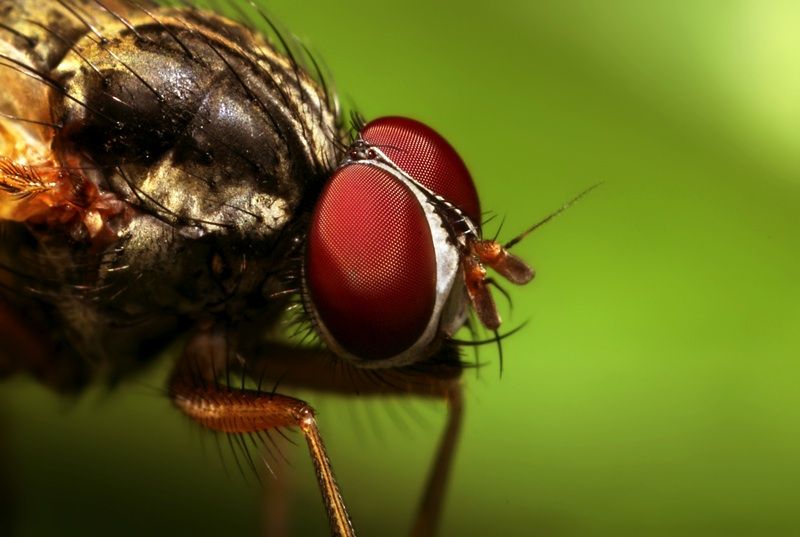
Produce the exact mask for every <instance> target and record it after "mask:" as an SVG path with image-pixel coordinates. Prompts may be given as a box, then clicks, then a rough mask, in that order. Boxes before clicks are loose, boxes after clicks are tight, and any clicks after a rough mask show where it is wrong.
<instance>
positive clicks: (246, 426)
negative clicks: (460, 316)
mask: <svg viewBox="0 0 800 537" xmlns="http://www.w3.org/2000/svg"><path fill="white" fill-rule="evenodd" d="M258 356H259V360H258V362H256V363H254V364H252V365H253V367H252V368H251V374H252V375H253V376H254V377H256V378H264V377H266V378H270V379H274V378H280V379H281V386H295V387H302V388H310V389H314V390H317V391H327V392H335V393H340V394H349V395H353V394H361V395H402V394H404V395H414V396H423V397H435V398H443V399H446V400H447V401H448V402H449V411H450V412H449V415H448V422H447V426H446V428H445V432H444V435H443V437H442V440H441V443H440V445H439V448H438V452H437V456H436V459H435V462H434V465H433V468H432V470H431V473H430V475H429V478H428V481H427V485H426V488H425V492H424V494H423V497H422V501H421V503H420V506H419V509H418V513H417V517H416V520H415V523H414V526H413V531H412V535H414V536H415V537H430V536H432V535H434V534H435V532H436V529H437V526H438V521H439V518H440V513H441V508H442V503H443V499H444V496H445V489H446V483H447V478H448V474H449V470H450V466H451V461H452V459H453V454H454V452H455V447H456V444H457V439H458V433H459V429H460V424H461V416H462V392H461V387H460V383H459V380H458V379H459V376H460V373H461V364H460V362H459V361H458V360H457V359H455V360H450V359H444V360H441V361H437V362H435V363H434V362H431V363H429V364H428V365H426V366H415V367H410V368H402V369H394V370H387V371H382V372H379V373H375V372H371V373H367V372H365V371H363V370H359V369H357V368H354V367H352V366H350V365H348V364H346V363H337V364H336V365H335V367H333V368H332V367H331V358H330V356H329V355H327V354H326V353H324V352H322V351H319V350H315V349H302V348H289V347H284V346H280V345H271V346H269V347H262V348H261V349H260V350H259V354H258ZM454 356H455V355H454ZM230 361H231V357H229V355H228V349H227V344H226V338H225V334H224V333H223V332H222V331H220V330H218V329H214V328H211V329H209V330H203V331H199V332H197V333H196V334H195V335H194V337H193V338H192V339H191V340H190V342H189V344H188V345H187V347H186V350H185V352H184V355H183V357H182V359H181V360H180V361H179V363H178V365H177V366H176V369H175V372H174V374H173V376H172V378H171V381H170V394H171V396H172V399H173V402H174V403H175V405H176V406H177V407H178V408H179V409H180V410H181V411H182V412H183V413H184V414H186V415H187V416H189V417H190V418H192V419H193V420H194V421H196V422H198V423H200V424H201V425H203V426H205V427H207V428H209V429H211V430H214V431H219V432H224V433H231V434H247V433H258V432H261V431H269V430H270V429H276V428H281V427H298V428H300V430H301V431H302V432H303V435H304V436H305V438H306V442H307V444H308V448H309V452H310V454H311V458H312V460H313V462H314V468H315V470H316V474H317V481H318V484H319V487H320V491H321V493H322V498H323V502H324V503H325V507H326V509H327V512H328V519H329V522H330V526H331V532H332V535H334V536H335V537H339V536H342V537H349V536H353V537H354V536H355V533H354V530H353V526H352V523H351V521H350V517H349V515H348V513H347V508H346V506H345V504H344V501H343V499H342V496H341V492H340V490H339V487H338V484H337V482H336V479H335V477H334V474H333V469H332V467H331V463H330V460H329V458H328V455H327V452H326V450H325V445H324V443H323V441H322V437H321V435H320V433H319V429H318V427H317V423H316V419H315V416H314V410H313V409H312V408H311V406H310V405H308V404H307V403H305V402H304V401H301V400H299V399H296V398H293V397H289V396H286V395H282V394H279V393H264V392H262V391H258V390H248V389H236V388H229V387H226V386H220V385H218V383H217V382H216V380H217V377H218V375H219V374H221V373H222V372H224V371H225V370H226V369H225V368H227V367H228V363H229V362H230ZM376 375H377V376H376Z"/></svg>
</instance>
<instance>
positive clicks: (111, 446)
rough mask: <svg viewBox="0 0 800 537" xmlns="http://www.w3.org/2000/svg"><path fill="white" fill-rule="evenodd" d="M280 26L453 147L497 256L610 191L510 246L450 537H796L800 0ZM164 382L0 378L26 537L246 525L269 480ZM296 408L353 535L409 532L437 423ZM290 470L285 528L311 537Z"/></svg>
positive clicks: (471, 378) (799, 524)
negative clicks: (488, 213) (316, 437)
mask: <svg viewBox="0 0 800 537" xmlns="http://www.w3.org/2000/svg"><path fill="white" fill-rule="evenodd" d="M267 7H268V8H269V9H270V11H271V12H272V14H273V15H274V16H275V17H276V18H277V19H278V20H280V21H281V22H282V23H283V24H284V25H285V26H286V27H288V28H290V29H291V30H292V31H293V32H295V33H297V34H298V35H299V36H300V37H301V38H302V39H303V40H304V41H305V42H306V43H308V44H309V45H310V46H311V48H312V49H313V50H315V51H317V52H318V54H319V55H321V57H322V58H323V59H324V61H325V62H326V63H327V65H328V66H329V68H330V70H331V72H332V73H333V74H334V75H335V79H336V82H337V85H338V87H339V89H340V93H341V96H342V98H343V100H344V101H345V102H346V103H349V102H352V103H356V104H357V105H358V107H359V108H360V110H361V111H362V112H363V113H364V115H365V116H366V117H368V118H370V117H375V116H378V115H383V114H403V115H410V116H414V117H417V118H420V119H424V120H425V121H426V122H428V123H429V124H431V125H433V126H434V127H436V128H437V129H439V130H440V131H441V132H442V133H443V134H444V135H445V136H446V137H447V138H449V139H450V141H451V142H452V143H453V145H455V146H456V147H457V148H458V149H459V150H460V152H461V153H462V155H463V156H464V157H465V160H466V161H467V163H468V165H469V166H470V168H471V170H472V172H473V174H474V176H475V178H476V180H477V182H478V185H479V190H480V192H481V196H482V201H483V204H484V207H485V208H486V209H490V210H493V211H494V212H495V213H496V214H498V215H500V216H503V217H505V219H506V220H505V226H504V229H503V236H505V237H510V236H511V234H512V233H514V232H515V231H517V230H521V229H523V228H524V227H525V226H526V225H528V224H530V223H531V222H533V221H535V220H538V219H539V218H541V217H542V216H544V215H545V214H547V213H549V212H550V211H552V210H554V209H555V208H557V207H558V206H560V205H561V204H562V203H563V202H564V201H566V200H567V199H569V198H570V197H572V196H573V195H574V194H576V193H578V192H579V191H581V190H583V189H584V188H586V187H587V186H589V185H591V184H593V183H596V182H598V181H604V182H605V183H604V185H603V186H602V187H601V188H599V189H597V190H596V191H594V192H592V193H591V194H590V195H589V196H588V197H587V198H586V199H584V200H582V201H581V202H580V203H579V204H578V205H577V206H575V207H574V208H572V209H570V210H569V211H567V212H566V213H565V214H564V215H562V216H560V217H559V218H558V219H557V220H556V221H554V222H552V223H551V224H548V225H547V226H545V227H544V228H542V229H541V230H539V231H537V232H536V233H535V234H534V235H533V236H531V237H530V238H528V239H527V240H526V241H525V242H524V243H522V244H521V245H520V246H519V247H518V251H517V253H519V254H520V255H522V257H524V258H525V259H527V260H529V261H530V262H531V263H532V264H533V265H534V266H535V267H536V269H537V271H538V275H537V279H536V280H535V281H534V282H533V283H532V284H531V285H529V286H528V287H526V288H521V289H514V290H513V300H514V308H513V312H508V310H507V308H506V307H505V304H504V303H503V301H502V300H501V301H500V303H501V304H503V306H504V312H505V317H506V321H507V324H506V325H505V326H507V327H511V326H514V325H516V324H518V323H520V322H523V321H526V320H527V321H530V322H529V324H528V326H527V327H526V328H525V329H524V330H523V331H522V333H520V334H518V335H515V336H514V337H512V338H510V339H509V340H508V341H507V342H506V344H505V352H506V356H505V374H504V376H503V378H502V379H499V378H498V374H497V367H496V353H495V351H494V350H492V349H490V348H487V349H486V350H485V351H483V353H482V358H483V359H484V360H486V361H490V362H492V365H491V366H489V367H487V368H486V369H485V370H483V371H482V372H481V374H480V376H479V377H476V375H475V374H474V373H469V374H467V375H466V376H465V383H466V388H467V412H466V420H465V424H464V432H463V436H462V441H461V444H460V448H459V452H458V456H457V460H456V462H455V466H454V471H453V477H452V481H451V489H450V495H449V497H448V500H447V503H446V508H445V513H444V520H443V524H442V534H443V535H446V536H455V535H486V534H492V535H509V536H511V535H514V536H516V535H519V536H523V535H524V536H530V535H537V536H593V535H598V536H599V535H611V536H628V535H630V536H651V535H652V536H671V535H676V536H684V535H685V536H706V535H709V536H711V535H726V536H754V537H755V536H759V537H760V536H789V535H800V509H798V505H799V504H800V461H798V453H800V404H799V403H800V394H799V393H798V392H799V390H798V384H800V366H798V361H797V356H798V343H800V333H799V332H800V331H799V330H798V326H800V265H799V264H798V262H799V261H800V257H799V256H798V246H800V236H799V235H798V231H800V128H798V127H799V126H800V31H798V29H799V28H800V4H799V3H797V2H794V1H790V0H787V1H779V0H773V1H756V0H752V1H733V0H731V1H711V0H694V1H689V0H686V1H677V2H666V1H654V2H639V1H629V2H623V1H613V2H590V1H584V2H578V1H567V2H564V1H550V2H529V1H527V2H526V1H521V0H520V1H499V2H456V1H448V2H436V3H429V2H424V1H422V0H412V1H406V2H387V3H367V2H363V1H360V2H356V1H353V0H339V1H337V2H324V1H321V0H306V1H304V2H291V1H289V0H270V1H269V2H268V3H267ZM497 221H499V219H498V220H496V221H495V224H490V225H489V229H494V227H493V226H494V225H496V222H497ZM168 366H169V363H168V360H165V361H162V362H161V363H160V364H159V366H158V367H156V368H154V369H152V370H151V371H149V372H147V374H146V375H144V376H142V377H141V378H138V379H134V380H133V381H132V382H129V383H128V384H126V385H124V386H122V387H121V388H119V389H118V390H115V391H114V392H112V393H107V392H106V391H103V390H95V391H92V392H90V393H89V394H87V395H86V396H85V397H84V398H82V399H80V400H78V401H64V400H62V399H59V398H57V397H54V396H52V395H51V394H49V393H47V392H46V391H44V390H42V389H41V388H39V387H37V386H35V385H34V384H32V383H30V382H27V381H25V380H23V379H17V380H14V381H11V382H4V383H3V384H2V385H0V404H2V405H3V406H2V411H0V421H2V422H3V423H2V433H0V435H2V436H0V438H2V441H0V449H2V450H3V453H2V459H3V461H4V462H3V464H4V465H5V466H6V470H7V471H10V473H11V476H12V479H13V481H14V486H13V487H12V489H11V490H13V491H14V492H15V494H16V502H17V505H18V512H19V516H20V520H19V525H18V532H17V535H20V536H51V535H55V536H59V535H64V536H66V535H76V536H77V535H81V536H84V535H125V536H127V535H130V536H133V535H170V536H172V535H193V536H197V537H200V536H205V535H209V536H210V535H214V536H218V535H255V534H256V532H257V529H258V525H259V504H260V503H261V501H262V499H261V497H260V491H259V486H258V484H257V483H255V482H254V480H253V479H249V480H245V479H242V477H241V476H240V475H239V473H238V470H237V469H236V465H235V462H233V459H232V458H231V457H230V453H229V451H230V450H229V449H228V448H225V449H223V452H224V457H225V459H226V462H225V463H224V464H223V463H221V462H220V460H219V457H218V456H217V454H216V447H215V445H214V442H213V440H210V439H209V438H208V437H205V436H204V435H203V434H201V433H200V432H198V431H197V430H196V428H194V427H193V426H192V425H191V424H189V423H188V422H187V420H186V419H185V418H183V417H182V416H180V415H178V414H177V412H175V411H174V410H173V409H172V408H171V407H170V404H169V403H168V401H166V400H165V399H164V398H163V397H160V396H158V395H157V394H156V391H155V390H154V389H153V388H156V387H160V386H162V385H163V383H164V379H165V376H166V372H167V368H168ZM303 395H304V396H305V397H307V398H308V399H309V400H310V401H311V402H313V403H314V404H316V405H317V406H318V409H319V416H320V422H321V424H322V428H323V433H324V434H325V436H326V439H327V442H328V447H329V450H330V452H331V456H332V459H333V462H334V464H335V468H336V471H337V474H338V477H339V478H340V481H341V483H342V486H343V490H344V495H345V497H346V499H347V500H348V502H349V504H350V508H351V511H352V515H353V518H354V521H355V524H356V528H357V529H358V530H359V532H360V533H359V535H363V536H365V537H369V536H378V535H381V536H384V535H385V536H399V535H404V534H406V533H407V531H408V528H409V525H410V520H411V514H412V513H413V511H414V508H415V506H416V503H417V500H418V496H419V491H420V490H421V487H422V483H423V481H424V477H425V474H426V472H427V469H428V464H429V461H430V458H431V455H432V453H433V450H434V445H435V442H436V440H437V438H438V435H439V432H440V429H441V425H442V424H443V420H444V412H443V408H442V407H441V405H438V404H425V403H414V404H413V405H411V408H412V409H413V411H414V412H415V413H418V414H421V415H422V417H423V419H422V420H421V421H422V422H424V423H422V424H421V423H418V421H417V420H415V419H408V418H407V415H408V414H407V411H408V408H407V404H406V403H404V402H402V401H397V400H393V401H389V402H380V403H370V402H368V401H365V400H356V401H347V400H339V399H336V398H332V397H322V398H321V397H319V396H315V395H314V394H303ZM397 416H400V417H399V418H397ZM398 421H399V422H401V423H398ZM204 446H205V447H204ZM301 448H302V446H301ZM285 451H286V452H287V456H288V457H289V458H291V460H292V467H291V468H289V469H288V470H287V472H288V473H289V475H290V476H291V484H292V489H291V491H290V493H289V497H290V499H291V502H292V503H291V505H292V507H291V514H292V515H291V520H292V528H293V531H294V532H295V534H297V535H325V534H326V532H327V529H326V520H325V516H324V513H323V510H322V507H321V505H320V502H319V499H318V492H317V490H316V488H315V483H314V479H313V472H312V469H311V466H310V464H309V462H308V457H307V454H306V453H305V451H304V449H295V448H285ZM226 472H227V473H228V474H230V475H226Z"/></svg>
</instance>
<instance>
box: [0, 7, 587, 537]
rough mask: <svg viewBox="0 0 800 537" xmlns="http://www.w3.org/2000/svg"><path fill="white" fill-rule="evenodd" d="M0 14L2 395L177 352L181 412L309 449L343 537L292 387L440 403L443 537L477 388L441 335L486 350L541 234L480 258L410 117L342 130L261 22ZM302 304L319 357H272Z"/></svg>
mask: <svg viewBox="0 0 800 537" xmlns="http://www.w3.org/2000/svg"><path fill="white" fill-rule="evenodd" d="M0 6H1V7H2V9H0V36H2V38H1V39H0V82H2V85H3V92H1V93H0V226H2V229H1V230H0V231H2V234H0V320H2V322H0V338H2V341H3V347H2V350H0V374H2V375H11V374H15V373H25V374H29V375H33V376H35V377H36V378H38V379H39V380H40V381H41V382H42V383H44V384H46V385H48V386H50V387H52V388H53V389H56V390H59V391H62V392H75V391H79V390H80V389H82V388H83V387H84V386H86V385H87V384H88V383H89V382H91V381H93V380H96V379H97V378H98V377H105V378H106V379H107V380H111V381H115V380H117V379H122V378H125V377H126V376H128V375H130V374H132V373H133V372H135V371H136V370H137V369H139V368H141V367H142V366H143V365H145V364H147V363H149V362H150V361H151V360H152V359H154V358H155V357H156V356H158V355H159V354H160V353H161V351H162V350H163V349H164V348H165V347H166V346H167V345H168V344H169V343H170V342H172V341H174V340H175V338H176V337H178V336H180V335H186V334H188V339H187V341H188V343H187V344H186V346H185V348H184V349H183V352H182V354H181V356H180V358H179V359H178V360H177V362H176V364H175V366H174V369H173V372H172V374H171V375H170V378H169V381H168V388H167V392H168V393H169V396H170V397H171V399H172V401H173V403H174V405H175V407H176V408H177V409H178V410H180V411H181V412H183V413H184V414H185V415H186V416H188V417H189V418H190V419H192V420H194V421H195V422H197V423H199V424H201V425H203V426H204V427H206V428H208V429H211V430H213V431H217V432H222V433H227V434H230V435H246V436H248V437H250V438H251V439H252V438H254V437H255V438H258V439H265V438H266V439H269V435H270V434H271V433H274V432H276V431H280V430H281V429H283V428H299V429H300V430H301V431H302V433H303V434H304V437H305V439H306V442H307V444H308V449H309V452H310V455H311V457H312V460H313V462H314V465H315V469H316V474H317V478H318V483H319V488H320V491H321V494H322V498H323V502H324V505H325V507H326V509H327V513H328V518H329V522H330V527H331V533H332V534H333V535H341V536H352V535H355V533H354V530H353V525H352V523H351V520H350V516H349V515H348V511H347V508H346V505H345V502H344V499H343V498H342V495H341V493H340V490H339V486H338V484H337V482H336V479H335V477H334V473H333V469H332V466H331V463H330V460H329V457H328V455H327V453H326V449H325V445H324V442H323V439H322V437H321V435H320V433H319V430H318V428H317V418H316V415H315V412H314V410H313V408H312V407H311V406H310V405H309V404H307V403H306V402H304V401H301V400H299V399H297V398H294V397H291V396H289V395H287V394H285V393H284V390H286V389H288V388H290V387H296V388H297V387H299V388H311V389H315V390H318V391H327V392H333V393H340V394H375V395H407V396H417V397H429V398H430V397H433V398H437V399H440V400H443V401H446V402H447V403H448V407H449V417H448V421H447V425H446V427H445V431H444V436H443V441H442V442H441V444H440V447H439V452H438V453H437V456H436V459H435V462H434V467H433V469H432V471H431V474H430V476H431V477H430V478H429V481H428V483H427V485H426V488H425V494H424V495H423V500H422V503H421V506H420V508H419V511H418V514H417V518H416V522H415V525H414V530H413V533H414V535H433V534H434V533H435V531H436V527H437V521H438V518H439V512H440V510H441V504H442V500H443V496H444V489H445V483H446V481H447V475H448V471H449V468H450V462H451V459H452V454H453V451H454V448H455V444H456V441H457V437H458V431H459V427H460V423H461V413H462V389H461V381H460V379H461V375H462V372H463V371H464V369H465V368H466V367H468V365H467V364H466V363H465V362H463V361H462V359H461V357H460V353H459V347H460V346H461V345H462V344H465V342H462V341H459V340H457V339H455V334H456V332H457V331H458V330H459V329H460V328H461V327H463V326H464V325H465V324H467V323H469V320H470V318H472V317H473V316H474V317H475V318H477V321H478V322H480V323H481V324H482V325H483V326H484V327H486V328H487V329H488V330H490V331H493V332H494V333H495V337H494V338H493V339H492V340H490V341H491V342H499V341H500V339H501V337H502V336H500V335H498V333H497V330H498V329H499V327H500V323H501V321H500V317H499V315H498V313H497V309H496V307H495V305H494V300H493V298H492V294H491V291H490V289H491V287H492V286H497V283H496V282H495V281H494V280H493V279H491V278H490V277H489V275H488V273H487V268H490V269H493V270H494V271H495V272H496V273H497V274H499V275H500V276H502V277H503V278H504V279H506V280H507V281H510V282H511V283H514V284H518V285H524V284H526V283H528V282H529V281H530V280H531V279H532V278H533V271H532V270H531V269H530V268H529V267H528V265H527V264H526V263H525V262H524V261H523V260H521V259H520V258H519V257H517V256H515V255H514V254H512V253H511V252H510V250H511V248H512V247H513V246H514V244H516V243H517V242H518V241H519V240H520V239H521V238H522V237H524V236H525V235H526V234H527V233H529V232H530V231H532V230H533V229H535V227H537V226H538V224H537V226H533V227H532V228H531V229H529V230H528V231H526V232H525V233H523V234H521V235H520V236H518V237H517V238H515V239H513V240H512V241H510V242H507V243H506V244H501V243H499V242H497V241H496V240H490V239H485V238H484V237H483V235H482V230H481V206H480V200H479V198H478V194H477V190H476V188H475V185H474V183H473V181H472V178H471V176H470V173H469V171H468V170H467V168H466V166H465V165H464V163H463V161H462V160H461V158H460V156H459V155H458V153H457V152H456V151H455V149H454V148H453V147H452V146H451V145H450V144H449V143H448V142H447V141H446V140H445V139H444V138H443V137H442V136H441V135H439V134H438V133H437V132H436V131H435V130H433V129H432V128H430V127H429V126H427V125H425V124H423V123H421V122H418V121H415V120H412V119H409V118H402V117H385V118H379V119H375V120H372V121H369V122H363V121H362V120H360V119H358V118H355V119H354V121H353V122H352V123H353V124H352V125H350V126H349V128H348V126H346V122H345V121H344V119H343V117H342V114H341V113H340V111H339V107H338V104H337V100H336V96H335V94H334V93H333V92H332V91H331V90H330V88H329V86H328V85H327V84H326V82H325V77H324V76H322V74H321V72H320V70H319V69H318V68H317V64H316V63H314V62H313V60H310V59H309V60H306V59H303V58H305V57H306V56H307V55H306V54H305V53H304V52H303V51H302V49H298V48H297V47H295V46H294V45H292V44H291V43H289V42H288V40H286V39H284V38H283V37H282V36H281V35H280V34H279V33H275V37H274V38H273V40H276V41H277V43H278V44H277V45H276V44H274V43H273V42H271V40H270V39H268V38H266V37H265V36H263V35H262V34H260V33H258V32H257V31H255V30H254V29H253V28H251V27H250V26H248V25H247V24H246V23H244V22H242V21H244V20H247V19H248V18H252V19H253V20H256V21H260V23H261V24H264V25H266V26H269V27H272V29H273V30H274V28H275V27H274V26H273V25H272V23H271V22H270V21H269V19H267V18H266V17H265V16H263V14H262V13H261V12H260V10H259V9H258V7H256V6H251V7H252V10H251V11H250V12H249V14H250V15H248V16H245V15H244V14H243V16H242V17H241V19H242V21H239V22H235V21H233V20H230V19H227V18H224V17H222V16H220V15H217V14H214V13H212V12H209V11H205V10H202V9H199V8H195V7H191V6H184V7H163V6H158V5H155V4H151V3H148V2H144V1H135V2H134V1H126V0H47V1H45V2H42V1H40V0H13V1H11V0H5V1H3V2H2V3H1V4H0ZM351 133H352V134H351ZM576 199H577V198H576ZM565 207H566V206H565ZM565 207H564V208H565ZM561 210H563V208H562V209H561ZM557 212H560V210H559V211H557ZM554 214H557V213H554ZM552 216H553V215H551V216H550V217H548V218H547V219H545V220H548V219H549V218H551V217H552ZM293 304H299V305H301V306H302V308H301V310H302V311H303V313H304V314H303V322H305V323H307V324H308V325H309V326H310V327H311V329H312V330H313V332H314V333H315V334H316V335H317V336H318V339H319V341H320V344H319V345H313V346H292V345H287V344H283V343H280V342H279V340H276V339H274V338H270V337H269V336H270V334H275V333H276V327H278V326H280V324H279V323H280V321H281V320H282V319H283V318H284V317H285V313H286V311H287V309H289V308H290V307H291V306H292V305H293ZM474 343H480V342H474ZM331 363H335V364H336V367H330V364H331ZM231 371H235V372H238V373H239V374H242V375H244V376H247V377H249V378H251V379H254V380H255V381H257V384H258V389H247V388H246V387H245V386H244V384H243V385H242V386H233V385H231V383H230V382H229V381H227V377H228V375H229V374H230V372H231ZM276 380H280V384H279V385H278V386H277V389H273V390H272V391H270V390H265V389H262V388H261V386H262V382H275V381H276Z"/></svg>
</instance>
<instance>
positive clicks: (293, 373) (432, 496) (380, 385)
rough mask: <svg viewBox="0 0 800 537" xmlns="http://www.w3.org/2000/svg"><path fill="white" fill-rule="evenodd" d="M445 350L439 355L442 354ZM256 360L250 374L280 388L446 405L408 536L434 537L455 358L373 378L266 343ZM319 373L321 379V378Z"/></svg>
mask: <svg viewBox="0 0 800 537" xmlns="http://www.w3.org/2000/svg"><path fill="white" fill-rule="evenodd" d="M448 350H449V349H445V350H444V352H443V353H442V354H443V355H445V354H447V351H448ZM255 355H257V356H258V357H259V360H260V361H259V362H258V363H257V364H255V366H254V368H255V370H256V371H260V373H265V378H268V379H273V378H280V382H281V386H282V387H289V386H291V387H296V388H306V389H312V390H316V391H322V392H331V393H337V394H341V395H356V394H358V395H360V396H382V395H408V396H414V397H433V398H436V399H444V400H445V401H447V403H448V414H447V423H446V425H445V430H444V432H443V434H442V437H441V440H440V442H439V446H438V448H437V452H436V458H435V459H434V461H433V466H432V467H431V469H430V473H429V474H428V479H427V482H426V485H425V489H424V492H423V495H422V499H421V501H420V504H419V506H418V508H417V513H416V517H415V520H414V525H413V529H412V532H411V535H412V536H413V537H432V536H433V535H435V534H436V530H437V527H438V523H439V520H440V515H441V513H442V504H443V502H444V498H445V495H446V488H447V482H448V477H449V474H450V468H451V466H452V461H453V458H454V455H455V450H456V446H457V444H458V436H459V432H460V429H461V421H462V416H463V406H464V403H463V389H462V387H461V382H460V376H461V372H462V366H461V363H460V361H459V360H458V359H457V357H456V356H453V357H452V358H443V359H440V360H432V361H431V363H430V364H429V365H415V366H409V367H405V368H397V369H387V370H381V371H375V370H372V371H371V372H370V373H374V374H370V373H367V372H365V370H362V369H359V368H357V367H354V366H352V365H350V364H348V363H346V362H342V361H338V362H336V363H335V364H333V363H332V362H331V361H332V360H335V359H334V358H332V357H331V356H330V355H328V354H327V353H325V352H324V351H321V350H319V349H308V348H297V347H284V346H282V345H277V344H268V345H266V346H262V347H260V348H259V351H258V352H257V353H256V354H255ZM320 371H324V372H325V374H324V375H320V374H319V372H320Z"/></svg>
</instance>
